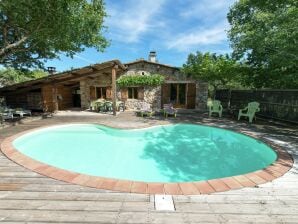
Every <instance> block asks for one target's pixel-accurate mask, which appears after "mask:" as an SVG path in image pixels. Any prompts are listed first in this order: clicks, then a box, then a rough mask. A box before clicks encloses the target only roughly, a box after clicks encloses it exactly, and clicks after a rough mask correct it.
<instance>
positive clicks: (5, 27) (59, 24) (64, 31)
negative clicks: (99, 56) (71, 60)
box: [0, 0, 108, 68]
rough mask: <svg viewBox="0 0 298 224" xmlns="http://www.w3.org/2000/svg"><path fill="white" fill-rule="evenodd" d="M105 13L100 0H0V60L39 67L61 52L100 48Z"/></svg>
mask: <svg viewBox="0 0 298 224" xmlns="http://www.w3.org/2000/svg"><path fill="white" fill-rule="evenodd" d="M105 16H106V14H105V10H104V3H103V0H55V1H53V0H14V1H0V26H1V29H0V64H2V65H4V66H6V67H8V66H11V67H14V68H26V67H27V68H28V67H29V68H30V67H39V68H42V67H43V65H44V59H53V58H58V55H59V53H62V52H65V53H66V54H67V55H68V56H73V55H74V54H75V53H77V52H81V51H83V50H84V47H95V48H96V49H97V50H99V51H103V50H104V48H106V47H107V45H108V41H107V40H106V39H105V38H104V37H103V35H102V32H101V31H102V29H103V28H104V27H103V20H104V17H105Z"/></svg>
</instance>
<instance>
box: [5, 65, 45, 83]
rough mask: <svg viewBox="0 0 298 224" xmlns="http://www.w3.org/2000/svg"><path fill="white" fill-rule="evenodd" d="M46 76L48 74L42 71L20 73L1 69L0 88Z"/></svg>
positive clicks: (10, 69) (14, 70)
mask: <svg viewBox="0 0 298 224" xmlns="http://www.w3.org/2000/svg"><path fill="white" fill-rule="evenodd" d="M47 75H48V73H46V72H44V71H42V70H33V71H28V70H24V71H21V70H16V69H14V68H2V69H0V87H2V86H8V85H12V84H15V83H19V82H25V81H29V80H32V79H38V78H41V77H44V76H47Z"/></svg>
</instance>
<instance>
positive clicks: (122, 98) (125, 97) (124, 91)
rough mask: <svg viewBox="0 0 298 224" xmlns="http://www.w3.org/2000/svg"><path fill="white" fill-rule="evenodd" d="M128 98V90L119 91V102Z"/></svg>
mask: <svg viewBox="0 0 298 224" xmlns="http://www.w3.org/2000/svg"><path fill="white" fill-rule="evenodd" d="M127 98H128V90H127V88H122V89H121V100H123V101H126V100H127Z"/></svg>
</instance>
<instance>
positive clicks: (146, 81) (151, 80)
mask: <svg viewBox="0 0 298 224" xmlns="http://www.w3.org/2000/svg"><path fill="white" fill-rule="evenodd" d="M164 81H165V78H164V76H162V75H160V74H153V75H124V76H121V77H120V78H119V79H118V80H117V84H118V85H119V86H120V87H128V86H159V85H161V84H163V83H164Z"/></svg>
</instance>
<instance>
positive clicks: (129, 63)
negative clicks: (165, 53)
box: [124, 59, 180, 70]
mask: <svg viewBox="0 0 298 224" xmlns="http://www.w3.org/2000/svg"><path fill="white" fill-rule="evenodd" d="M138 63H147V64H154V65H159V66H163V67H167V68H172V69H176V70H180V68H178V67H175V66H171V65H166V64H161V63H158V62H152V61H147V60H145V59H138V60H135V61H132V62H128V63H125V64H124V65H125V66H129V65H132V64H138Z"/></svg>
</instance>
